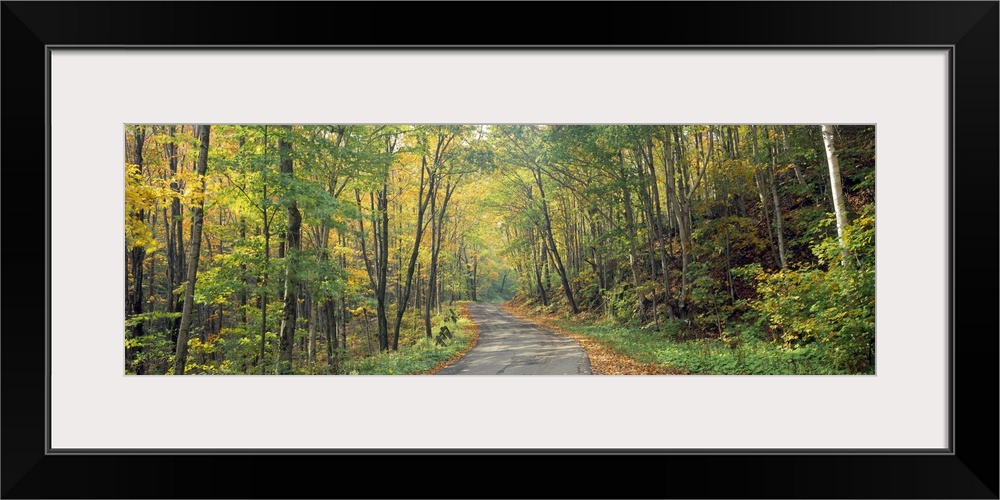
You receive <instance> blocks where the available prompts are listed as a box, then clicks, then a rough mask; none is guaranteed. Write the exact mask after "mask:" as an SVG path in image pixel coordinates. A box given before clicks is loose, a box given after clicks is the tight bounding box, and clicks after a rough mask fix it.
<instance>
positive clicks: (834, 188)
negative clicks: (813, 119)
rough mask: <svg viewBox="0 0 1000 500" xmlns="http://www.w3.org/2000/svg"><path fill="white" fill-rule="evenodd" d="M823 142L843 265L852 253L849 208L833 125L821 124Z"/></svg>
mask: <svg viewBox="0 0 1000 500" xmlns="http://www.w3.org/2000/svg"><path fill="white" fill-rule="evenodd" d="M821 130H822V132H823V144H825V145H826V161H827V164H828V165H829V167H830V191H831V192H832V193H833V209H834V211H835V212H836V213H837V238H838V239H839V240H840V258H841V265H847V262H848V260H849V259H848V258H849V257H850V254H849V252H848V250H847V245H846V244H845V243H844V228H845V227H847V208H846V206H845V204H844V188H843V186H842V185H841V180H840V158H839V156H838V155H837V149H836V147H835V146H834V143H833V125H821Z"/></svg>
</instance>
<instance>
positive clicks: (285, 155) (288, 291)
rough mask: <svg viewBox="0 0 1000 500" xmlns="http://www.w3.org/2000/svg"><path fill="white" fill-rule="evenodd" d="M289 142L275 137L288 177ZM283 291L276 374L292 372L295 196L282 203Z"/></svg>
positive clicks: (298, 223) (297, 230) (297, 233)
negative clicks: (283, 245) (284, 225)
mask: <svg viewBox="0 0 1000 500" xmlns="http://www.w3.org/2000/svg"><path fill="white" fill-rule="evenodd" d="M285 129H286V131H287V132H289V133H290V132H291V129H292V127H291V126H287V125H286V126H285ZM291 150H292V144H291V142H290V141H288V140H287V138H279V139H278V154H279V155H280V157H281V166H280V171H281V174H282V175H286V176H288V180H291V179H292V178H293V177H294V173H293V171H292V156H291ZM284 205H285V219H286V221H287V223H286V229H285V233H284V234H285V292H284V300H283V305H282V309H281V330H280V332H281V333H280V336H279V340H278V367H277V370H276V371H277V374H279V375H285V374H289V373H292V351H293V346H294V345H295V329H296V320H297V319H298V292H299V283H298V279H297V278H296V276H295V273H296V267H297V266H296V265H295V260H296V259H297V258H298V251H299V250H300V249H301V248H302V214H301V213H299V207H298V203H296V201H295V199H290V200H286V201H285V203H284Z"/></svg>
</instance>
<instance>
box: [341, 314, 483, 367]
mask: <svg viewBox="0 0 1000 500" xmlns="http://www.w3.org/2000/svg"><path fill="white" fill-rule="evenodd" d="M458 306H459V307H458V309H459V310H458V311H457V312H458V314H457V316H458V320H457V321H451V319H450V318H447V317H446V315H442V316H437V317H435V318H434V319H432V325H433V331H434V334H435V337H436V336H437V334H438V331H439V328H440V327H441V326H447V327H448V329H449V330H450V331H451V334H452V338H451V339H448V340H447V343H446V344H445V345H444V346H440V345H438V344H437V342H436V341H435V339H427V338H420V339H419V340H417V341H416V342H415V343H414V344H413V345H409V346H407V347H405V348H403V349H401V350H400V351H398V352H392V351H389V352H384V353H379V354H377V355H375V356H371V357H368V358H363V359H358V360H354V361H352V362H351V363H350V365H349V366H348V367H346V372H347V373H349V374H351V375H424V374H433V373H435V372H437V371H438V370H440V369H442V368H444V367H445V366H447V365H449V364H451V363H452V362H454V361H455V360H457V359H458V358H461V357H462V356H464V355H465V353H466V352H468V351H469V349H472V347H473V346H474V345H476V341H477V340H478V338H479V331H478V328H477V327H476V324H475V323H473V322H472V320H471V319H470V317H469V310H468V303H465V302H463V303H459V304H458Z"/></svg>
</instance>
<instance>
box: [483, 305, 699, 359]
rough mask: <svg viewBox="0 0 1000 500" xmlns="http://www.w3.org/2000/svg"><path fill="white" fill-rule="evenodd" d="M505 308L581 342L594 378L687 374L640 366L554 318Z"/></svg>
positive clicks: (516, 308) (504, 306) (510, 307)
mask: <svg viewBox="0 0 1000 500" xmlns="http://www.w3.org/2000/svg"><path fill="white" fill-rule="evenodd" d="M502 305H503V308H504V309H506V310H507V312H509V313H511V314H513V315H514V316H517V317H518V318H521V319H524V320H527V321H531V322H533V323H537V324H539V325H541V326H542V327H544V328H546V329H548V330H550V331H552V332H554V333H557V334H559V335H564V336H566V337H570V338H572V339H573V340H576V341H577V342H579V343H580V345H581V346H582V347H583V350H584V351H585V352H586V353H587V357H589V358H590V371H591V372H592V373H593V374H594V375H682V374H683V373H684V372H683V371H681V370H676V369H672V368H666V367H664V366H662V365H658V364H655V363H640V362H638V361H636V360H635V359H632V358H631V357H629V356H627V355H625V354H623V353H621V352H619V351H617V350H615V349H613V348H611V347H609V346H606V345H604V344H601V343H599V342H597V341H596V340H594V339H592V338H590V337H587V336H586V335H580V334H579V333H575V332H571V331H569V330H566V329H565V328H561V327H559V326H556V324H555V323H554V322H553V321H552V320H551V319H550V318H547V317H545V316H538V315H535V314H531V313H530V312H529V311H528V310H526V309H524V308H521V307H518V306H516V305H513V304H511V303H509V302H504V303H503V304H502Z"/></svg>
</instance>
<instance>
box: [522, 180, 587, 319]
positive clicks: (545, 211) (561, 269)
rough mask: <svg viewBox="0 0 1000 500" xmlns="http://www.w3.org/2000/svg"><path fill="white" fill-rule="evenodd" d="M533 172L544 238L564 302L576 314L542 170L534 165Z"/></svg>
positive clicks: (576, 309) (577, 311) (577, 310)
mask: <svg viewBox="0 0 1000 500" xmlns="http://www.w3.org/2000/svg"><path fill="white" fill-rule="evenodd" d="M533 172H534V174H535V182H536V184H537V185H538V197H539V199H540V200H541V203H542V218H543V221H544V223H545V236H546V237H547V238H548V240H549V246H550V247H551V249H550V250H551V252H552V258H553V259H554V260H555V263H556V272H557V273H559V279H560V281H562V286H563V290H564V291H565V292H566V300H567V301H568V302H569V307H570V309H572V310H573V314H578V313H579V312H580V308H579V307H578V306H577V305H576V299H575V298H574V297H573V289H572V287H570V284H569V277H568V276H566V267H565V266H563V262H562V258H561V257H560V256H559V249H558V248H556V239H555V237H553V235H552V218H551V217H549V207H548V203H547V202H546V200H545V188H544V187H543V186H542V169H541V167H538V166H537V165H536V168H535V169H534V170H533Z"/></svg>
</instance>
